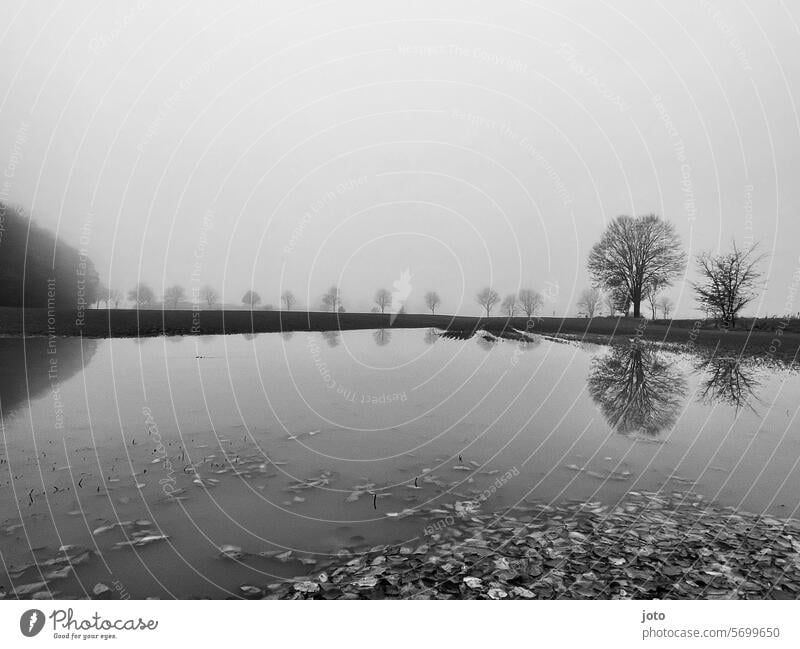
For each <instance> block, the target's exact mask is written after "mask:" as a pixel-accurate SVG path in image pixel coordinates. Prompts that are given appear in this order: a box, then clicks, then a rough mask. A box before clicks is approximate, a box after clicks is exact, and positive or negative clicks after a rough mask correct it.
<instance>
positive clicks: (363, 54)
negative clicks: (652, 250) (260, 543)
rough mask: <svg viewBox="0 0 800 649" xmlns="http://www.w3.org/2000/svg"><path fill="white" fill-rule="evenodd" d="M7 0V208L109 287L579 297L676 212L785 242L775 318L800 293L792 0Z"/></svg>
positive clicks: (268, 297) (415, 305)
mask: <svg viewBox="0 0 800 649" xmlns="http://www.w3.org/2000/svg"><path fill="white" fill-rule="evenodd" d="M4 6H5V12H4V14H5V17H6V19H7V20H6V21H4V25H3V26H2V27H0V61H2V65H0V82H1V85H0V88H2V91H0V92H2V93H3V96H2V100H0V102H2V103H0V125H1V126H2V128H0V170H1V171H0V200H6V201H9V202H11V203H15V204H19V205H22V206H23V207H24V208H25V209H26V210H29V211H31V212H32V213H33V215H34V217H35V219H36V220H37V222H38V223H40V224H42V225H45V226H47V227H50V228H52V229H54V230H57V231H58V233H59V234H60V235H61V236H63V237H64V238H65V239H66V240H67V241H68V242H70V243H72V244H76V245H77V244H78V243H79V241H80V238H81V235H82V234H83V235H84V240H83V243H84V244H85V245H86V246H87V247H88V249H89V252H90V254H91V256H92V258H93V260H94V262H95V264H96V267H97V270H98V272H99V273H100V275H101V278H102V279H103V280H105V281H107V282H108V283H109V284H110V285H111V286H112V287H115V288H118V289H121V290H123V291H127V290H128V289H129V288H130V287H131V286H132V285H133V284H134V283H136V281H138V280H139V279H142V280H144V281H146V282H148V283H149V284H150V285H151V286H152V287H153V288H154V289H155V290H156V292H157V293H158V294H159V295H160V294H161V293H162V290H163V287H164V286H165V285H169V284H173V283H180V284H183V285H184V286H186V287H187V289H189V288H191V287H192V286H199V285H201V284H206V283H208V284H211V285H213V286H215V287H216V288H217V289H218V290H220V292H221V293H222V294H223V299H224V301H226V302H231V303H235V302H238V301H239V299H240V298H241V296H242V294H243V293H244V292H245V290H246V289H247V288H249V287H251V286H252V287H253V288H254V289H255V290H257V291H258V292H259V293H260V294H261V296H262V297H263V299H264V301H265V302H271V303H273V304H275V305H277V304H278V303H279V295H280V293H281V291H282V290H284V289H286V288H289V289H291V290H293V291H294V292H295V293H296V294H297V295H298V298H299V302H300V305H301V306H307V305H310V306H311V307H317V306H318V304H319V297H320V295H321V293H322V292H323V291H324V290H325V289H326V288H327V287H328V286H330V285H331V284H339V285H340V286H341V288H342V294H343V297H344V304H345V306H346V308H347V309H348V310H368V309H369V308H370V307H371V306H372V303H371V298H372V295H373V294H374V292H375V290H376V289H377V288H379V287H386V288H389V289H390V290H391V288H392V282H393V281H395V280H397V279H398V278H399V277H400V275H401V273H402V272H403V271H404V270H406V269H408V270H409V271H410V272H411V282H410V283H411V287H412V293H411V295H410V296H409V302H408V309H409V310H411V311H417V310H423V301H422V296H423V295H424V293H425V292H426V291H428V290H432V289H435V290H437V291H438V292H439V294H440V295H441V296H442V299H443V304H442V311H444V312H459V313H464V314H468V313H478V312H479V307H478V306H477V305H476V304H475V301H474V294H475V293H476V292H477V291H478V290H479V289H480V288H482V287H483V286H484V285H486V284H491V285H492V286H493V287H495V288H496V289H497V290H498V291H499V292H500V293H501V294H506V293H509V292H515V291H516V290H518V288H519V287H520V286H532V287H534V288H537V289H538V290H540V291H542V292H546V293H547V294H548V296H549V297H548V301H547V303H546V305H545V309H544V312H545V313H546V314H550V313H552V312H553V311H555V312H557V313H558V314H562V313H566V314H574V313H575V312H576V310H577V309H576V306H575V303H576V301H577V296H578V293H579V292H580V291H581V290H582V289H583V288H584V287H585V286H586V285H587V284H588V277H587V274H586V270H585V268H586V257H587V254H588V252H589V249H590V247H591V245H592V244H593V243H594V242H595V241H596V240H597V239H598V238H599V235H600V232H601V231H602V229H603V227H604V224H605V223H607V221H608V220H609V219H611V218H613V217H614V216H616V215H618V214H644V213H650V212H655V213H658V214H660V215H663V216H664V217H666V218H667V219H669V220H671V221H673V222H674V223H675V225H676V227H677V229H678V231H679V233H680V235H681V237H682V239H683V242H684V244H685V247H686V249H687V251H688V252H689V254H690V255H692V256H693V255H694V254H695V253H697V252H699V251H701V250H717V249H719V248H720V247H721V248H726V247H728V246H729V244H730V241H731V239H732V238H735V239H736V240H737V242H739V243H743V244H747V243H748V242H751V241H759V242H761V245H762V249H763V250H764V251H765V252H768V253H769V260H768V262H767V263H766V264H765V265H764V270H765V271H766V272H768V288H767V290H766V291H765V292H764V294H763V296H762V301H761V302H760V303H759V304H758V305H756V306H755V307H754V308H753V309H751V310H750V313H752V312H754V311H755V310H758V312H759V313H761V314H772V313H784V312H786V311H787V310H791V311H797V310H800V306H798V304H797V303H791V304H787V297H788V296H789V295H790V292H791V290H792V288H793V284H792V281H793V280H792V275H793V273H795V271H796V270H797V269H798V267H799V266H800V261H798V256H799V255H800V250H798V246H797V242H798V234H800V221H799V220H798V207H799V205H798V198H800V188H798V184H799V183H798V177H799V176H798V172H799V171H800V169H799V168H798V167H799V165H798V152H799V151H800V118H799V117H798V112H797V109H796V105H795V97H796V96H797V95H798V93H800V87H798V84H799V83H800V70H799V69H798V68H800V30H799V29H798V23H800V9H798V8H796V7H792V6H791V5H784V4H783V3H780V2H767V3H760V2H755V1H753V0H750V1H748V2H738V3H735V4H731V3H727V2H721V1H718V2H698V1H688V0H687V1H680V2H669V3H659V2H639V1H633V0H631V1H626V2H613V3H608V4H605V3H594V2H592V3H590V2H585V3H584V2H567V3H565V2H555V1H552V2H536V3H533V2H522V1H518V0H508V1H502V2H492V3H487V2H485V1H481V2H477V1H474V2H469V1H468V2H464V1H463V0H449V1H446V2H441V1H430V0H426V1H423V2H414V1H412V2H402V3H388V2H375V1H374V0H364V1H360V2H356V1H343V2H316V3H313V2H241V3H238V4H233V5H231V4H229V3H223V2H183V3H178V2H147V1H142V2H138V3H136V2H131V3H123V2H107V1H102V0H96V1H94V2H88V1H87V2H83V1H80V0H77V1H70V2H62V3H55V2H50V1H44V0H36V1H33V2H18V1H17V0H11V1H9V2H6V3H5V4H4ZM693 277H694V267H693V265H690V267H689V271H688V277H687V281H686V282H679V283H678V284H677V285H676V286H675V288H674V289H673V290H672V292H671V293H670V295H671V296H672V297H673V298H674V299H675V300H676V302H678V303H679V306H678V309H677V312H676V314H677V315H679V316H687V317H691V316H694V315H697V313H698V312H697V310H696V308H695V303H694V300H693V297H692V295H691V291H690V290H689V285H688V280H691V279H692V278H693ZM794 288H797V283H795V285H794Z"/></svg>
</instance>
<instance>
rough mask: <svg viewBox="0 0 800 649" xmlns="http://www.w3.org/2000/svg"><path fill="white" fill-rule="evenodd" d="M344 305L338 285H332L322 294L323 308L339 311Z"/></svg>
mask: <svg viewBox="0 0 800 649" xmlns="http://www.w3.org/2000/svg"><path fill="white" fill-rule="evenodd" d="M341 306H342V295H341V293H340V292H339V287H338V286H331V287H330V288H329V289H328V292H327V293H325V295H323V296H322V308H323V310H325V311H333V312H336V311H339V309H340V308H341Z"/></svg>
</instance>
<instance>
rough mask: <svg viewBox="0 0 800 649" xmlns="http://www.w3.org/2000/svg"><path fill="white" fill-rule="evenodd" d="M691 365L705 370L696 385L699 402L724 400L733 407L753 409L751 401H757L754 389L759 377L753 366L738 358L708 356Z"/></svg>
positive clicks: (699, 369)
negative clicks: (698, 385) (748, 365)
mask: <svg viewBox="0 0 800 649" xmlns="http://www.w3.org/2000/svg"><path fill="white" fill-rule="evenodd" d="M695 369H696V370H697V371H699V372H704V373H705V374H704V375H703V378H702V379H701V381H700V387H699V392H700V401H701V403H705V404H716V403H724V404H727V405H729V406H733V407H734V408H736V410H737V411H738V410H740V409H741V408H745V407H747V408H750V410H752V411H753V412H755V408H754V407H753V405H752V401H759V399H758V397H757V396H756V393H755V390H756V388H758V386H759V381H758V379H757V378H756V370H755V369H754V368H752V367H747V366H746V365H744V364H743V363H742V361H741V360H740V359H738V358H732V357H726V356H712V357H711V358H708V359H703V360H702V361H700V362H699V363H697V364H696V365H695Z"/></svg>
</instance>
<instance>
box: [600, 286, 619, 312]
mask: <svg viewBox="0 0 800 649" xmlns="http://www.w3.org/2000/svg"><path fill="white" fill-rule="evenodd" d="M603 305H604V306H605V307H606V309H607V310H608V315H610V316H612V317H613V316H615V315H617V300H616V299H615V298H614V294H613V293H612V292H611V291H605V292H604V293H603Z"/></svg>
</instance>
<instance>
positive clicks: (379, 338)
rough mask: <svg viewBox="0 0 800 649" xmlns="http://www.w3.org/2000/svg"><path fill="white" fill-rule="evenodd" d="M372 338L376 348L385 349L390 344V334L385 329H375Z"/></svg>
mask: <svg viewBox="0 0 800 649" xmlns="http://www.w3.org/2000/svg"><path fill="white" fill-rule="evenodd" d="M372 337H373V338H374V339H375V344H376V345H377V346H378V347H385V346H386V345H388V344H389V343H390V342H392V332H391V331H388V330H387V329H376V330H375V332H374V333H373V334H372Z"/></svg>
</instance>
